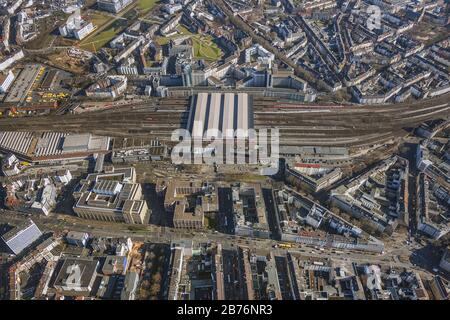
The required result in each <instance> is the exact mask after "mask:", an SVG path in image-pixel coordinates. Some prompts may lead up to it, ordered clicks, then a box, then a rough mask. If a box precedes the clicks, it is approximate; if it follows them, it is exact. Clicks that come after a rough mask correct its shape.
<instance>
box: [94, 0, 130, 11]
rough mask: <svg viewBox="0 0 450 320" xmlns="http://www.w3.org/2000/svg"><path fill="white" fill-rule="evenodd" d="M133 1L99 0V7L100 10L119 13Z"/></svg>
mask: <svg viewBox="0 0 450 320" xmlns="http://www.w3.org/2000/svg"><path fill="white" fill-rule="evenodd" d="M132 2H133V0H98V1H97V7H98V9H100V10H103V11H108V12H112V13H118V12H120V11H122V10H123V9H125V7H127V6H129V5H130V4H131V3H132Z"/></svg>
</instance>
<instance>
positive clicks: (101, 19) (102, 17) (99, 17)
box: [88, 12, 111, 28]
mask: <svg viewBox="0 0 450 320" xmlns="http://www.w3.org/2000/svg"><path fill="white" fill-rule="evenodd" d="M88 18H89V19H90V21H91V22H92V24H93V25H94V26H95V27H97V28H100V27H101V26H103V25H104V24H105V23H107V22H109V21H111V17H109V16H108V15H106V14H103V13H101V12H95V13H91V14H90V15H89V17H88Z"/></svg>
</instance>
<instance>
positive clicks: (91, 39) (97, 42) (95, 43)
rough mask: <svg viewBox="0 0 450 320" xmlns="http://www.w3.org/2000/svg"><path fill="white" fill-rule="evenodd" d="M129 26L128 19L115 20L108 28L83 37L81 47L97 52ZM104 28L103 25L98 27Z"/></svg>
mask: <svg viewBox="0 0 450 320" xmlns="http://www.w3.org/2000/svg"><path fill="white" fill-rule="evenodd" d="M126 27H127V21H125V20H115V21H114V22H112V23H111V24H110V25H108V26H107V27H106V28H104V29H102V30H100V32H95V33H93V34H92V35H91V36H88V37H87V38H85V39H83V40H82V41H81V42H80V43H79V47H80V48H81V49H84V50H87V51H91V52H97V50H99V49H101V48H102V47H103V46H105V45H106V44H107V43H108V42H110V41H111V40H112V39H113V38H114V37H115V36H117V35H118V34H119V33H120V32H122V31H123V30H124V29H125V28H126ZM97 28H102V26H100V27H97Z"/></svg>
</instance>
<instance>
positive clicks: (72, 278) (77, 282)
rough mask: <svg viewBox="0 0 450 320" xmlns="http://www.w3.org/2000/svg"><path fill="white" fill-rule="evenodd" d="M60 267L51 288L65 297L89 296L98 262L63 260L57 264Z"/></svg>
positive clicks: (93, 260)
mask: <svg viewBox="0 0 450 320" xmlns="http://www.w3.org/2000/svg"><path fill="white" fill-rule="evenodd" d="M59 263H60V264H61V267H60V269H59V271H58V274H57V276H56V278H55V281H54V283H53V287H54V288H55V289H56V290H57V291H58V292H59V293H61V294H63V295H67V296H89V294H90V293H91V290H92V288H93V285H94V281H95V278H96V276H97V267H98V265H99V261H98V260H95V259H94V258H92V257H89V258H75V257H69V258H65V259H63V260H62V261H60V262H59Z"/></svg>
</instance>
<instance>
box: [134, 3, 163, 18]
mask: <svg viewBox="0 0 450 320" xmlns="http://www.w3.org/2000/svg"><path fill="white" fill-rule="evenodd" d="M158 2H159V0H138V2H137V8H138V9H139V11H140V12H139V13H140V14H141V15H142V14H147V13H149V12H150V10H152V9H153V7H154V6H155V5H156V4H157V3H158Z"/></svg>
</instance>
